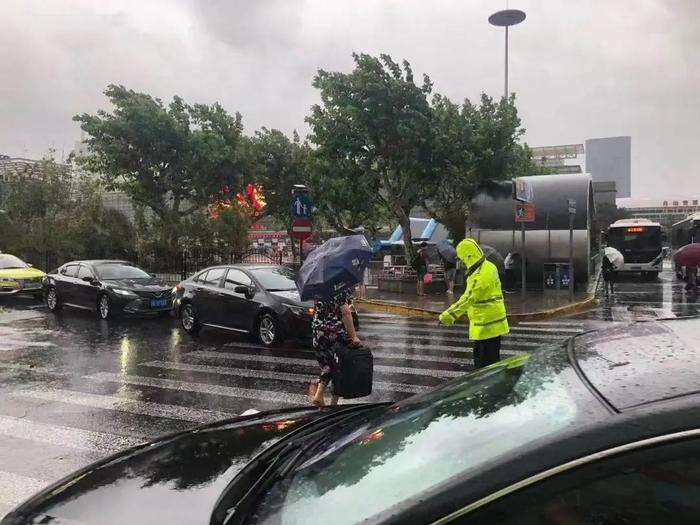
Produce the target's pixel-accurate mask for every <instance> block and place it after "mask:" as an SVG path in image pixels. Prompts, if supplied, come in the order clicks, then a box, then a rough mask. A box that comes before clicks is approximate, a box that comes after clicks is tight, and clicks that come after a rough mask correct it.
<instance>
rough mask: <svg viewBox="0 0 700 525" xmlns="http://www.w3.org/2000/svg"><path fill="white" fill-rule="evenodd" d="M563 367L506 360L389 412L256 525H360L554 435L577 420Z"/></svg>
mask: <svg viewBox="0 0 700 525" xmlns="http://www.w3.org/2000/svg"><path fill="white" fill-rule="evenodd" d="M540 355H541V354H540ZM537 361H539V362H537ZM561 363H563V361H561V360H560V361H559V363H558V364H552V363H547V362H546V361H544V360H541V359H536V358H530V356H529V355H523V356H519V357H513V358H511V359H508V360H506V361H502V362H501V363H499V364H497V365H493V366H490V367H487V368H485V369H483V370H481V371H479V372H477V373H474V374H471V375H469V376H465V377H464V378H460V379H458V380H455V381H451V382H449V383H446V384H445V385H443V386H442V387H440V388H438V389H437V390H434V391H432V392H429V393H426V394H423V395H420V396H416V397H413V398H410V399H408V400H406V401H403V402H400V403H398V404H396V405H393V406H391V407H390V408H388V409H387V411H386V412H385V413H384V414H383V415H381V416H380V417H378V418H374V419H372V420H370V421H367V422H365V423H362V424H360V425H359V426H358V427H356V428H355V430H353V431H350V432H348V433H345V434H343V435H342V436H340V437H338V438H336V439H335V440H333V441H330V442H329V444H327V445H325V446H324V448H323V450H322V451H321V452H318V453H315V455H314V456H312V457H310V458H309V459H307V460H306V461H305V462H304V463H303V464H301V465H300V466H299V467H298V468H297V469H296V471H295V472H293V473H292V474H291V475H290V476H289V477H288V478H287V480H285V482H284V483H278V484H277V485H276V486H275V487H274V488H273V490H271V491H270V492H269V493H268V495H267V496H266V497H265V499H264V500H262V501H261V503H260V505H259V506H258V508H257V510H256V512H255V519H254V522H255V523H282V524H297V523H298V524H301V523H304V524H309V523H317V522H318V523H321V522H322V521H325V517H327V516H329V515H331V516H333V522H334V523H335V524H338V523H358V522H361V521H363V520H366V519H368V518H370V517H372V516H374V515H376V514H378V513H380V512H382V511H385V510H387V509H389V508H391V507H392V506H394V505H397V504H401V503H405V502H410V501H416V500H417V499H419V498H420V497H422V495H424V494H425V493H426V491H428V490H430V489H431V488H434V487H435V486H437V485H438V484H441V483H444V482H448V481H449V480H451V479H452V478H454V477H455V476H458V475H460V474H464V473H466V472H469V471H472V470H474V469H476V468H478V467H481V466H484V465H486V464H487V463H489V462H491V461H493V460H494V459H497V458H499V457H501V456H503V455H506V454H508V453H511V452H513V451H515V450H517V448H518V447H520V446H522V444H523V443H527V442H532V441H534V440H536V439H538V438H542V437H545V436H548V435H551V434H553V433H555V432H557V431H560V430H561V429H563V428H564V427H565V426H568V425H570V424H572V422H573V421H574V419H575V417H576V414H577V412H578V409H577V404H576V403H575V401H574V399H573V397H572V396H573V395H572V394H571V393H570V391H571V390H575V389H573V388H571V387H570V384H569V382H568V381H566V382H565V381H563V380H562V379H561V378H560V374H559V373H558V372H560V371H562V370H566V371H567V373H568V372H569V371H570V369H569V368H568V366H563V367H561V366H559V365H561ZM558 366H559V370H557V367H558ZM331 439H332V438H331ZM357 502H362V504H361V505H358V504H357ZM338 509H342V511H341V512H338Z"/></svg>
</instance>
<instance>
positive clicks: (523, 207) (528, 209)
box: [515, 202, 535, 222]
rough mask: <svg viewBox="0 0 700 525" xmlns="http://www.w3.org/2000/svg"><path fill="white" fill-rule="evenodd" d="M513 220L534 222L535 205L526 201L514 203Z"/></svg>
mask: <svg viewBox="0 0 700 525" xmlns="http://www.w3.org/2000/svg"><path fill="white" fill-rule="evenodd" d="M515 222H535V206H534V205H532V204H529V203H527V202H522V203H518V204H516V205H515Z"/></svg>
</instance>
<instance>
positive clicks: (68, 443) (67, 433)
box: [0, 415, 144, 454]
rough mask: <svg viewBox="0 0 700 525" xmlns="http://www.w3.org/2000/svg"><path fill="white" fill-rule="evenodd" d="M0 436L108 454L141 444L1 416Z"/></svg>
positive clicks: (112, 436)
mask: <svg viewBox="0 0 700 525" xmlns="http://www.w3.org/2000/svg"><path fill="white" fill-rule="evenodd" d="M0 435H3V436H9V437H14V438H20V439H26V440H30V441H39V442H41V443H48V444H49V445H58V446H61V447H66V448H69V449H71V448H74V449H83V450H90V451H99V452H104V453H107V454H108V453H112V452H116V451H118V450H122V449H124V448H128V447H133V446H134V445H138V444H139V443H142V442H143V441H144V440H143V439H141V438H136V437H132V436H118V435H115V434H107V433H104V432H95V431H92V430H83V429H79V428H71V427H64V426H60V425H52V424H49V423H39V422H37V421H30V420H28V419H24V418H18V417H12V416H3V415H0Z"/></svg>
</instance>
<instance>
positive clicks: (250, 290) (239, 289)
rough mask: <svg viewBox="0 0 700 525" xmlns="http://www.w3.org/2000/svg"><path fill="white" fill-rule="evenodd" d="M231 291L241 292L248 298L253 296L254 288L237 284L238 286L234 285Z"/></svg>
mask: <svg viewBox="0 0 700 525" xmlns="http://www.w3.org/2000/svg"><path fill="white" fill-rule="evenodd" d="M233 291H234V292H236V293H242V294H243V295H245V296H246V297H247V298H248V299H250V298H251V297H253V296H254V295H255V290H254V289H253V288H252V287H251V286H243V285H239V286H236V287H235V288H234V289H233Z"/></svg>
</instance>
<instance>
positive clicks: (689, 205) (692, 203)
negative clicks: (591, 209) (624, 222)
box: [617, 197, 700, 234]
mask: <svg viewBox="0 0 700 525" xmlns="http://www.w3.org/2000/svg"><path fill="white" fill-rule="evenodd" d="M617 205H618V207H620V208H624V209H625V211H626V212H627V213H628V214H629V215H630V217H634V218H643V219H649V220H651V221H654V222H658V223H659V224H661V225H662V226H663V227H664V228H665V229H666V233H667V234H668V233H670V231H671V225H673V224H674V223H676V222H678V221H680V220H683V219H685V218H686V217H687V216H688V215H690V214H692V213H697V212H700V198H697V197H695V198H667V199H659V200H656V199H647V200H640V199H620V200H619V201H618V203H617Z"/></svg>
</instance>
